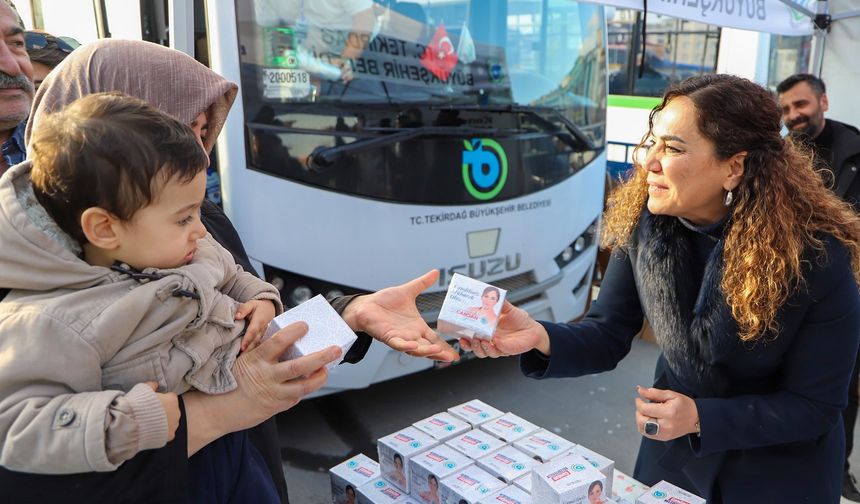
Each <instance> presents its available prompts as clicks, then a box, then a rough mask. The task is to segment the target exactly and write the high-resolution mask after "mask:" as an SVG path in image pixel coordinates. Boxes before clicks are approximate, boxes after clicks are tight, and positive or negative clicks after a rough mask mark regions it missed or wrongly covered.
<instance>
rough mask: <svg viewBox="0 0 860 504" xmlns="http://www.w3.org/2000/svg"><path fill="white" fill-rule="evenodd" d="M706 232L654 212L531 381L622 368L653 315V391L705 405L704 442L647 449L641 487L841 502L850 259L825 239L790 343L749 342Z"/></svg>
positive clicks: (741, 500) (851, 320)
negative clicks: (665, 485) (664, 484)
mask: <svg viewBox="0 0 860 504" xmlns="http://www.w3.org/2000/svg"><path fill="white" fill-rule="evenodd" d="M701 231H702V230H694V229H690V228H689V227H688V226H687V225H685V224H684V223H683V222H682V221H681V220H680V219H676V218H673V217H655V216H652V215H650V214H648V213H647V212H646V213H645V214H644V215H643V217H642V222H641V224H640V227H639V228H638V230H637V234H636V236H635V237H634V240H633V243H632V245H631V246H630V247H629V249H628V251H627V252H624V251H616V252H615V253H613V258H612V259H611V261H610V264H609V267H608V269H607V272H606V276H605V277H604V280H603V283H602V284H601V289H600V298H599V299H598V300H597V301H596V302H595V303H594V304H593V305H592V308H591V310H590V311H589V313H588V315H587V317H586V318H585V319H584V321H582V322H581V323H577V324H551V323H545V324H544V326H545V327H546V329H547V332H548V333H549V336H550V340H551V348H552V355H551V356H550V358H548V359H547V358H544V357H543V356H541V355H540V354H539V353H538V352H535V351H532V352H530V353H527V354H525V355H523V356H522V359H521V367H522V369H523V372H524V373H525V374H526V375H528V376H531V377H535V378H549V377H565V376H582V375H585V374H592V373H599V372H601V371H606V370H609V369H613V368H614V367H615V366H616V364H617V363H618V362H619V361H620V360H621V359H622V358H623V357H624V356H625V355H627V353H628V352H629V350H630V344H631V341H632V339H633V337H634V336H635V334H636V333H637V332H638V331H639V329H640V328H641V326H642V320H643V316H644V317H646V318H647V319H648V320H649V322H650V323H651V326H652V328H653V329H654V333H655V335H656V337H657V340H658V343H659V344H660V346H661V350H662V351H663V353H662V354H661V356H660V358H659V360H658V362H657V371H656V375H655V383H654V386H655V387H657V388H664V389H671V390H675V391H677V392H680V393H683V394H686V395H688V396H690V397H692V398H694V399H695V401H696V406H697V408H698V412H699V418H700V423H701V437H697V436H695V435H688V436H683V437H681V438H679V439H676V440H674V441H670V442H660V441H654V440H651V439H647V438H643V440H642V444H641V448H640V451H639V457H638V459H637V462H636V469H635V471H634V477H636V478H637V479H639V480H640V481H642V482H643V483H645V484H648V485H653V484H654V483H656V482H658V481H659V480H661V479H665V480H668V481H670V482H673V483H675V484H677V485H679V486H681V487H683V488H686V489H688V490H690V491H692V492H694V493H697V494H699V495H701V496H703V497H705V498H707V499H708V502H710V503H719V502H725V503H731V504H746V503H761V502H774V503H795V502H808V503H814V504H822V503H823V504H827V503H834V504H835V503H838V502H839V498H840V489H841V477H842V469H843V467H842V464H843V456H844V435H843V432H842V425H841V422H840V419H841V411H842V409H843V408H844V407H845V405H846V400H847V390H848V382H849V378H850V373H851V370H852V368H853V366H854V356H855V354H856V350H857V346H858V339H860V338H858V335H860V294H858V289H857V285H856V283H855V282H854V276H853V274H852V271H851V266H850V257H849V254H848V251H847V249H846V248H845V247H844V246H843V245H842V244H840V243H838V242H837V241H836V240H834V239H832V238H830V237H826V238H825V248H826V258H820V257H816V255H815V254H814V253H812V252H811V251H810V253H809V254H807V257H805V259H807V261H806V262H805V263H804V278H805V280H806V287H805V288H804V289H803V290H801V291H799V292H797V293H795V294H794V295H792V296H791V297H790V299H789V301H788V302H787V303H786V304H785V307H784V308H783V309H782V310H780V312H779V315H778V321H779V324H780V328H781V330H780V332H779V334H778V335H777V336H776V338H775V339H774V338H770V339H769V340H768V341H759V342H758V343H755V344H744V343H742V342H741V341H740V340H739V338H738V337H737V325H736V323H735V321H734V319H733V318H732V317H731V315H730V313H729V310H728V306H727V305H726V303H725V300H724V298H723V296H722V293H721V290H720V288H719V283H720V278H721V271H722V243H723V241H722V236H721V232H722V230H721V229H717V230H708V231H709V232H710V233H712V234H713V235H714V236H711V235H709V234H707V233H703V232H701ZM631 416H632V415H631ZM631 420H632V418H631Z"/></svg>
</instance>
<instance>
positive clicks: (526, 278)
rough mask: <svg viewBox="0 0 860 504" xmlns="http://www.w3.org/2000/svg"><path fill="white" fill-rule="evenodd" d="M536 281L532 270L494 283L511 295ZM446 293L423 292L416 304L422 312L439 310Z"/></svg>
mask: <svg viewBox="0 0 860 504" xmlns="http://www.w3.org/2000/svg"><path fill="white" fill-rule="evenodd" d="M536 283H537V281H535V277H534V274H533V273H532V272H531V271H528V272H526V273H520V274H519V275H514V276H512V277H508V278H503V279H501V280H494V281H493V285H495V286H496V287H498V288H500V289H504V290H506V291H508V296H510V295H511V293H512V292H516V291H517V290H519V289H525V288H526V287H530V286H532V285H535V284H536ZM445 294H447V292H446V291H442V292H430V293H427V294H421V295H420V296H418V298H417V299H416V300H415V304H416V305H417V306H418V311H419V312H421V313H425V312H438V311H439V310H440V309H442V302H443V301H444V300H445ZM522 302H523V301H520V302H519V303H522ZM519 303H515V304H519Z"/></svg>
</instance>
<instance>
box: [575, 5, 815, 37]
mask: <svg viewBox="0 0 860 504" xmlns="http://www.w3.org/2000/svg"><path fill="white" fill-rule="evenodd" d="M586 1H592V0H586ZM593 2H594V3H599V4H602V5H611V6H614V7H620V8H624V9H636V10H642V9H643V2H642V0H593ZM797 3H799V4H801V5H805V4H807V5H810V6H811V5H814V4H815V0H798V1H797ZM648 12H653V13H654V14H662V15H665V16H672V17H676V18H681V19H687V20H690V21H699V22H702V23H708V24H712V25H717V26H727V27H729V28H740V29H742V30H753V31H760V32H767V33H774V34H777V35H811V34H812V32H813V25H812V21H811V20H810V19H809V17H807V16H805V15H803V14H802V13H800V12H798V11H796V10H794V9H791V8H790V7H788V6H787V5H785V4H784V3H782V2H781V1H780V0H652V1H650V2H648Z"/></svg>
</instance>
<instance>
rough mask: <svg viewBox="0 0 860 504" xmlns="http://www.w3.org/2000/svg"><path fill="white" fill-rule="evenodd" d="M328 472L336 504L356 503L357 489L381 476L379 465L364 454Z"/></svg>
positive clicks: (332, 495)
mask: <svg viewBox="0 0 860 504" xmlns="http://www.w3.org/2000/svg"><path fill="white" fill-rule="evenodd" d="M328 472H329V474H330V475H331V499H332V502H334V503H335V504H340V503H342V502H355V493H356V489H357V488H358V487H360V486H362V485H364V484H366V483H367V482H368V481H371V480H373V479H375V478H378V477H379V475H380V472H379V464H377V463H376V461H375V460H373V459H371V458H370V457H368V456H366V455H364V454H363V453H359V454H358V455H356V456H354V457H352V458H349V459H347V460H344V461H343V462H341V463H340V464H338V465H336V466H334V467H332V468H331V469H329V471H328ZM347 493H351V494H352V496H348V495H347ZM350 499H352V500H350Z"/></svg>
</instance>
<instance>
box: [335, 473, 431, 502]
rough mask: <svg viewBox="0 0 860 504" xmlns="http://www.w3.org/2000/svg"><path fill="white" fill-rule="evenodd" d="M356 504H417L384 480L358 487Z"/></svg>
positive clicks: (379, 479) (378, 479)
mask: <svg viewBox="0 0 860 504" xmlns="http://www.w3.org/2000/svg"><path fill="white" fill-rule="evenodd" d="M356 503H357V504H418V502H416V501H415V500H413V499H410V498H409V494H407V493H406V492H404V491H403V490H401V489H399V488H397V487H396V486H394V485H392V484H391V482H390V481H388V480H386V479H385V478H377V479H375V480H373V481H370V482H368V483H365V484H364V485H362V486H361V487H359V489H358V500H357V501H356ZM338 504H339V503H338ZM350 504H351V503H350Z"/></svg>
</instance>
